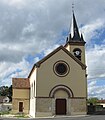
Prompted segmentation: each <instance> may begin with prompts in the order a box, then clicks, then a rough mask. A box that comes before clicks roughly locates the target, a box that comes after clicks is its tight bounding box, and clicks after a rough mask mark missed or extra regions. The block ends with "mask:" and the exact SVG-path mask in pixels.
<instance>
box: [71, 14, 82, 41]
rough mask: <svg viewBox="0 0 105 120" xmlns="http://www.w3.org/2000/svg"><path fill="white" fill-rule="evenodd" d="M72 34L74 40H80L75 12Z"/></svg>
mask: <svg viewBox="0 0 105 120" xmlns="http://www.w3.org/2000/svg"><path fill="white" fill-rule="evenodd" d="M71 32H72V33H71V35H72V39H73V40H80V35H79V30H78V26H77V22H76V19H75V15H74V12H73V18H72V25H71Z"/></svg>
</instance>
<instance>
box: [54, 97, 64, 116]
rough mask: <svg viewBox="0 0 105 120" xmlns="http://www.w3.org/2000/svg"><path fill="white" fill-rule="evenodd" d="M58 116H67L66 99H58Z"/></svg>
mask: <svg viewBox="0 0 105 120" xmlns="http://www.w3.org/2000/svg"><path fill="white" fill-rule="evenodd" d="M56 115H66V99H56Z"/></svg>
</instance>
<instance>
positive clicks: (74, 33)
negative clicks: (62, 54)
mask: <svg viewBox="0 0 105 120" xmlns="http://www.w3.org/2000/svg"><path fill="white" fill-rule="evenodd" d="M72 12H73V16H72V23H71V31H70V33H69V38H68V42H69V43H70V42H73V43H74V42H79V43H80V42H82V43H85V41H84V39H83V35H82V34H81V36H80V33H79V29H78V25H77V21H76V18H75V14H74V10H73V11H72Z"/></svg>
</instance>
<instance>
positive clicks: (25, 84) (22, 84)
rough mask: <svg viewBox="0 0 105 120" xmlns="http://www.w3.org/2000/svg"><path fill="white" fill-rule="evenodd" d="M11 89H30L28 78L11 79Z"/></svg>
mask: <svg viewBox="0 0 105 120" xmlns="http://www.w3.org/2000/svg"><path fill="white" fill-rule="evenodd" d="M12 87H13V88H20V89H22V88H30V84H29V79H28V78H12Z"/></svg>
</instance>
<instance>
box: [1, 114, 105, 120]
mask: <svg viewBox="0 0 105 120" xmlns="http://www.w3.org/2000/svg"><path fill="white" fill-rule="evenodd" d="M0 120H18V119H16V118H0ZM19 120H22V119H21V118H20V119H19ZM23 120H105V115H94V116H86V117H62V118H60V117H56V118H43V119H39V118H35V119H23Z"/></svg>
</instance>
